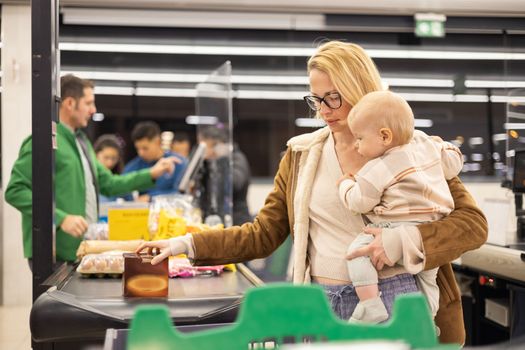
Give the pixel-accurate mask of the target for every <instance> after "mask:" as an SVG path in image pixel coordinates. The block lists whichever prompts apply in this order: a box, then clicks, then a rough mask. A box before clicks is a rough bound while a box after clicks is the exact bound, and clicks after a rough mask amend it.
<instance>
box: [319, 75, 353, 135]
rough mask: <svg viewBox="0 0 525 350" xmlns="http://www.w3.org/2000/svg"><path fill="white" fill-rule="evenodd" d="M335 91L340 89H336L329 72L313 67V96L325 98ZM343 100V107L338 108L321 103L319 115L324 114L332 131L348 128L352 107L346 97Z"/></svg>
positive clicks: (323, 116) (324, 118)
mask: <svg viewBox="0 0 525 350" xmlns="http://www.w3.org/2000/svg"><path fill="white" fill-rule="evenodd" d="M333 92H338V91H337V90H336V89H335V86H334V84H333V83H332V81H331V80H330V78H329V77H328V74H326V73H325V72H322V71H320V70H318V69H312V70H311V71H310V93H311V94H312V95H313V96H317V97H319V98H324V97H325V96H328V95H330V93H333ZM341 98H342V97H341ZM341 102H342V103H341V107H339V108H337V109H331V108H330V107H328V106H327V105H326V103H324V102H322V103H321V109H320V110H319V115H321V116H322V118H323V120H324V121H325V123H326V125H328V127H329V128H330V130H331V131H332V132H338V131H346V130H348V124H347V122H346V120H347V117H348V113H349V112H350V109H352V108H351V107H350V105H349V104H348V102H346V101H345V100H344V99H343V100H342V101H341Z"/></svg>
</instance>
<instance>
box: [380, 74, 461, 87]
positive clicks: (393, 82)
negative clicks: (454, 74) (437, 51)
mask: <svg viewBox="0 0 525 350" xmlns="http://www.w3.org/2000/svg"><path fill="white" fill-rule="evenodd" d="M382 80H383V81H384V82H386V83H387V84H388V85H390V86H418V87H445V88H452V87H454V81H453V80H452V79H425V78H387V77H383V79H382Z"/></svg>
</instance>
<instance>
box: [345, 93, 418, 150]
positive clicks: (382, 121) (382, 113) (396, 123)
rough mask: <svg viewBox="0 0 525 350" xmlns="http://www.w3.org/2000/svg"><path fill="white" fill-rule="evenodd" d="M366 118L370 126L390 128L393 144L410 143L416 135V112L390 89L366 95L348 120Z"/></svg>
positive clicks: (349, 115)
mask: <svg viewBox="0 0 525 350" xmlns="http://www.w3.org/2000/svg"><path fill="white" fill-rule="evenodd" d="M356 118H360V119H361V118H366V121H367V123H369V125H370V127H375V128H377V129H378V130H379V129H381V128H388V129H390V130H391V131H392V134H393V146H399V145H404V144H407V143H409V142H410V141H411V140H412V137H413V136H414V113H413V112H412V108H410V106H409V104H408V103H407V102H406V101H405V99H404V98H402V97H401V96H399V95H398V94H395V93H393V92H390V91H375V92H372V93H369V94H367V95H366V96H364V97H363V98H362V99H361V101H359V103H358V104H357V105H355V106H354V108H352V110H351V111H350V113H349V114H348V122H349V123H351V122H352V121H354V120H355V119H356Z"/></svg>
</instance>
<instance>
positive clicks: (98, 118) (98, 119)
mask: <svg viewBox="0 0 525 350" xmlns="http://www.w3.org/2000/svg"><path fill="white" fill-rule="evenodd" d="M91 119H93V121H94V122H101V121H103V120H104V113H93V116H92V117H91Z"/></svg>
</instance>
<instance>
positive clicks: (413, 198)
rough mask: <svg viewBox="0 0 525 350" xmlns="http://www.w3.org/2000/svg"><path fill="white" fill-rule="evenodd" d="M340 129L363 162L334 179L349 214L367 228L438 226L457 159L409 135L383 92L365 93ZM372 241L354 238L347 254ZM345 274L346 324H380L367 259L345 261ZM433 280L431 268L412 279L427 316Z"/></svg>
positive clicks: (409, 117) (404, 109)
mask: <svg viewBox="0 0 525 350" xmlns="http://www.w3.org/2000/svg"><path fill="white" fill-rule="evenodd" d="M348 125H349V127H350V130H351V131H352V134H353V135H354V137H355V139H356V148H357V151H358V152H359V153H360V154H361V155H362V156H364V157H365V158H366V159H368V162H367V163H366V164H365V165H364V166H363V167H362V168H361V170H359V172H358V173H357V174H355V175H351V174H349V175H346V176H344V177H343V178H342V179H341V180H339V196H340V198H341V200H342V201H343V202H344V204H345V206H346V207H347V208H348V209H350V210H351V211H352V212H354V213H359V214H366V216H365V215H363V219H364V220H365V221H367V222H370V224H369V226H372V227H396V226H400V225H418V224H421V223H423V222H429V221H434V220H439V219H441V218H443V217H444V216H446V215H448V214H449V213H450V212H451V211H452V210H453V209H454V201H453V199H452V195H451V194H450V190H449V188H448V185H447V182H446V180H448V179H451V178H453V177H455V176H457V175H458V173H459V172H460V171H461V169H462V167H463V157H462V155H461V152H460V151H459V149H458V148H457V147H455V146H454V145H452V144H450V143H448V142H443V141H442V140H441V139H440V138H438V137H430V136H428V135H426V134H425V133H423V132H421V131H417V130H414V115H413V113H412V110H411V108H410V106H409V105H408V103H407V102H406V101H405V100H404V99H403V98H401V97H400V96H399V95H396V94H394V93H392V92H388V91H378V92H372V93H370V94H368V95H366V96H365V97H363V98H362V99H361V100H360V101H359V103H357V104H356V105H355V106H354V107H353V108H352V110H351V111H350V114H349V115H348ZM373 238H374V237H373V236H372V235H368V234H364V233H361V234H359V235H358V236H357V238H356V239H355V240H354V241H353V242H352V244H351V245H350V247H349V248H348V254H350V253H352V252H354V251H355V250H356V249H358V248H360V247H363V246H366V245H368V244H369V243H370V242H372V240H373ZM401 240H402V238H400V241H401ZM383 244H385V250H386V251H388V249H386V248H388V247H387V246H386V245H387V244H388V242H386V241H383ZM396 249H401V248H396ZM404 255H405V256H403V260H404V261H405V262H406V263H405V264H403V261H397V262H396V263H397V264H400V265H405V268H406V269H407V270H408V267H407V265H410V261H411V260H410V259H411V258H414V257H411V256H406V255H407V254H404ZM408 255H409V254H408ZM398 256H399V255H398ZM348 271H349V275H350V279H351V281H352V283H353V285H354V287H355V290H356V293H357V296H358V297H359V303H358V304H357V306H356V308H355V310H354V312H353V314H352V317H351V318H350V320H349V321H350V322H366V323H379V322H382V321H385V320H387V319H388V317H389V316H388V312H387V310H386V308H385V305H384V303H383V301H382V300H381V294H380V292H379V288H378V274H377V271H376V269H375V268H374V266H373V265H372V263H371V261H370V258H369V257H358V258H355V259H352V260H350V261H349V262H348ZM409 272H410V271H409ZM436 275H437V269H433V270H429V271H422V272H419V273H418V274H417V275H416V281H417V283H418V286H419V288H420V290H421V291H422V292H423V293H424V294H425V296H426V297H427V299H428V302H429V306H430V309H431V311H432V314H433V316H435V315H436V312H437V309H438V307H439V290H438V287H437V282H436Z"/></svg>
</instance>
